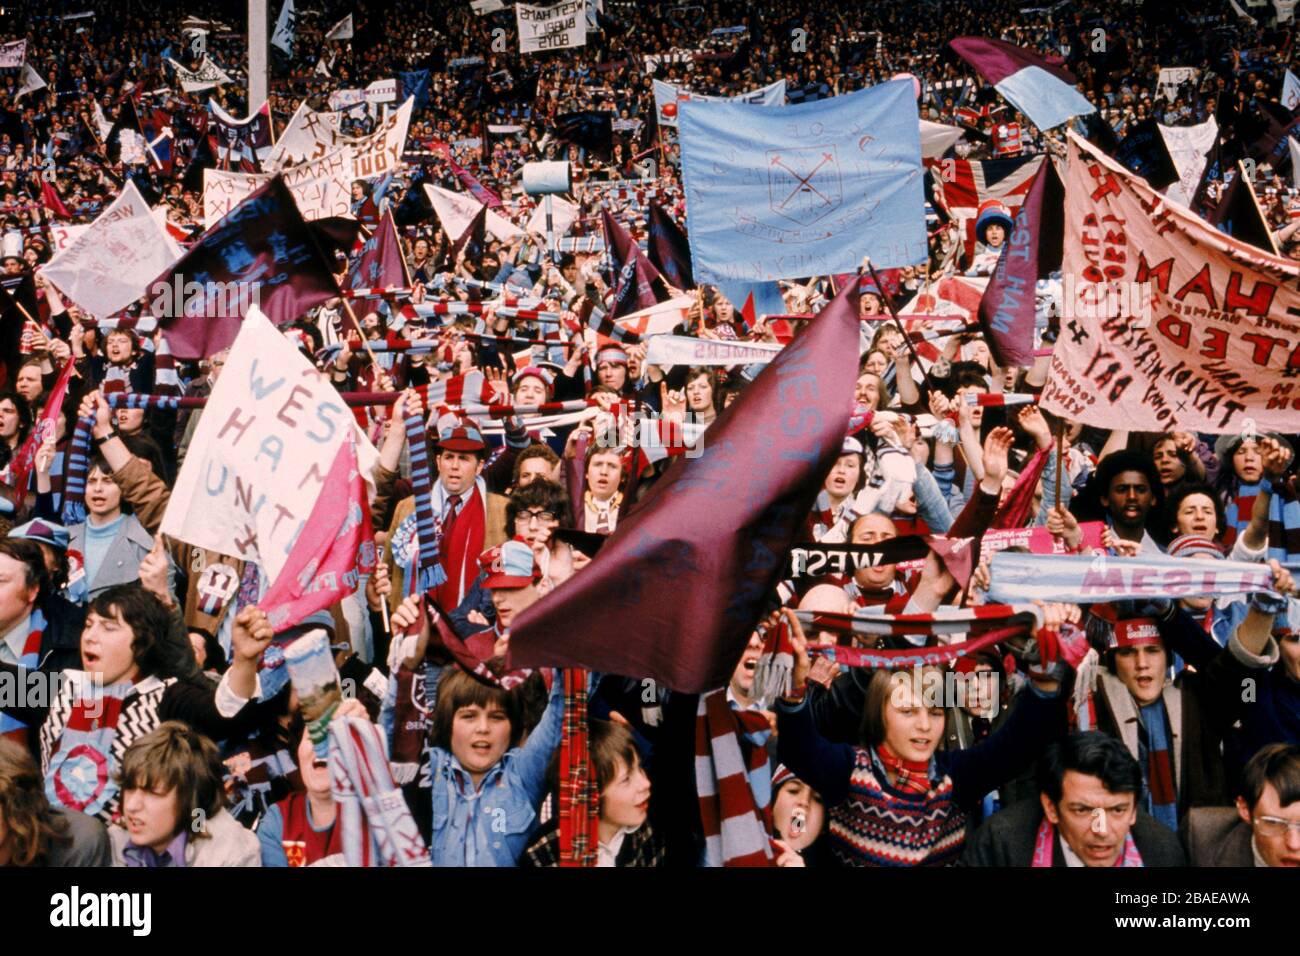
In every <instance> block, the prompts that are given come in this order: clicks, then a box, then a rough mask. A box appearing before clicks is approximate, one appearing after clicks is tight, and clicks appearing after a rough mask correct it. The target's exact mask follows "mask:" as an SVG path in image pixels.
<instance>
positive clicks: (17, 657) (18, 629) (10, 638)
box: [4, 613, 32, 664]
mask: <svg viewBox="0 0 1300 956" xmlns="http://www.w3.org/2000/svg"><path fill="white" fill-rule="evenodd" d="M31 629H32V616H31V614H30V613H29V614H27V615H26V616H25V617H24V618H23V619H22V620H21V621H19V622H18V623H17V624H15V625H14V626H13V627H11V628H10V629H9V631H8V633H7V634H5V636H4V642H5V645H6V646H7V647H8V648H9V652H10V653H11V654H13V656H14V663H15V664H17V663H18V662H19V661H21V660H22V659H23V645H24V644H26V643H27V635H28V634H30V633H31Z"/></svg>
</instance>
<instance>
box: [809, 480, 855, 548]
mask: <svg viewBox="0 0 1300 956" xmlns="http://www.w3.org/2000/svg"><path fill="white" fill-rule="evenodd" d="M857 517H858V512H857V510H856V509H855V508H854V507H853V497H852V496H849V497H848V498H845V499H844V500H843V501H841V502H840V506H839V508H838V509H834V508H832V507H831V493H830V492H829V491H827V490H826V489H825V488H823V489H822V490H821V491H819V492H817V501H816V502H815V503H814V504H813V511H812V519H811V520H812V529H811V533H812V539H813V540H814V541H822V540H824V539H825V538H826V536H827V535H829V534H830V533H831V532H832V531H835V532H838V536H837V538H838V537H842V538H843V540H845V541H847V540H848V532H849V528H851V527H853V522H854V521H855V520H857Z"/></svg>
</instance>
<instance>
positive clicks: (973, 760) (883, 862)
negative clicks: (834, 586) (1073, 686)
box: [777, 605, 1079, 866]
mask: <svg viewBox="0 0 1300 956" xmlns="http://www.w3.org/2000/svg"><path fill="white" fill-rule="evenodd" d="M1043 612H1044V619H1045V624H1044V629H1048V630H1055V629H1056V627H1057V626H1059V623H1060V622H1062V621H1066V620H1072V619H1073V620H1077V618H1078V613H1079V609H1078V607H1076V606H1074V605H1046V606H1044V608H1043ZM790 621H791V624H790V627H791V631H792V638H791V644H792V645H793V649H794V657H795V664H794V673H793V675H792V676H793V680H792V686H791V691H790V693H789V695H787V696H785V697H782V698H780V700H779V701H778V703H777V748H778V755H779V758H780V760H781V762H782V763H783V764H785V765H786V766H787V767H789V768H790V769H791V770H792V771H793V772H794V773H796V774H797V775H798V776H799V777H800V779H802V780H805V781H807V783H808V784H809V786H811V787H812V788H813V789H814V790H816V791H817V792H818V793H820V794H821V796H822V800H823V802H824V803H825V806H826V811H827V817H828V819H829V824H830V828H829V830H830V832H829V834H828V838H829V849H830V852H831V854H832V856H833V857H834V858H835V859H836V860H838V862H839V863H840V864H841V865H845V866H947V865H950V864H952V863H955V862H956V860H957V858H958V857H959V856H961V852H962V847H963V846H964V844H965V841H966V828H967V822H968V813H969V812H971V811H973V810H975V809H977V808H978V807H979V804H980V801H981V799H982V798H983V797H984V795H985V794H986V793H988V792H989V791H991V790H993V789H995V788H996V787H998V786H999V785H1000V784H1002V783H1003V782H1005V781H1006V780H1008V779H1010V778H1012V777H1014V776H1015V775H1016V774H1018V773H1020V772H1021V771H1022V770H1023V769H1024V768H1025V767H1027V766H1028V765H1029V764H1030V763H1032V762H1033V761H1034V760H1035V759H1036V758H1037V757H1038V755H1039V754H1040V753H1041V752H1042V751H1043V750H1044V749H1045V748H1046V747H1047V746H1048V745H1049V744H1050V743H1051V742H1052V741H1053V740H1055V739H1057V738H1059V737H1062V736H1064V735H1065V733H1066V731H1067V724H1066V702H1065V697H1066V695H1065V693H1064V692H1063V691H1062V689H1061V687H1060V680H1059V676H1058V675H1063V676H1065V677H1066V678H1067V679H1068V678H1069V677H1071V676H1072V674H1071V672H1070V671H1068V670H1066V669H1065V665H1064V663H1063V662H1061V663H1060V664H1059V666H1058V668H1057V669H1056V670H1055V671H1054V672H1050V673H1048V674H1031V675H1030V676H1031V681H1032V682H1031V684H1030V685H1029V687H1028V688H1027V689H1026V690H1024V691H1023V692H1022V693H1021V694H1020V699H1019V700H1017V701H1016V702H1015V704H1014V708H1013V710H1012V712H1011V715H1010V717H1008V719H1007V721H1006V723H1005V724H1003V726H1002V727H1001V728H999V729H998V730H997V731H996V732H995V733H994V734H993V735H992V736H990V737H989V738H988V739H987V740H985V741H984V742H983V743H981V744H979V745H978V746H975V747H972V748H970V749H968V750H955V751H943V752H939V753H936V749H937V748H938V746H939V743H940V741H942V740H943V735H944V710H943V707H942V706H928V705H931V704H933V705H939V704H942V703H943V701H941V700H940V701H927V700H925V699H924V697H923V695H922V693H921V691H922V690H923V689H926V688H928V687H932V686H934V685H935V684H936V683H937V685H938V686H940V687H942V681H941V680H940V681H938V682H936V681H935V680H934V678H935V677H940V676H941V675H939V674H932V673H929V671H931V670H933V669H932V668H926V672H924V673H922V672H917V671H908V670H900V671H884V670H880V671H876V672H875V673H873V674H872V676H871V680H870V682H869V684H868V687H867V694H866V703H865V706H864V708H863V715H862V738H861V739H862V742H861V744H860V745H853V744H842V743H832V742H830V741H828V740H826V739H825V738H824V737H822V736H821V734H820V733H819V732H818V730H817V726H816V723H815V722H814V720H813V715H812V713H811V712H810V711H809V709H808V707H807V705H806V701H805V696H804V695H805V691H806V690H807V677H808V671H809V657H808V652H807V644H806V640H805V638H804V634H803V632H802V630H801V629H800V628H799V626H798V622H797V621H795V620H794V619H793V615H791V616H790Z"/></svg>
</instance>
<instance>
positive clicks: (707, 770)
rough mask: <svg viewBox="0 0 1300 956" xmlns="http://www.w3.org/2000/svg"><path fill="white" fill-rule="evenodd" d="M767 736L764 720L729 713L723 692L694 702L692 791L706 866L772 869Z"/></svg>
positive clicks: (758, 716) (753, 715)
mask: <svg viewBox="0 0 1300 956" xmlns="http://www.w3.org/2000/svg"><path fill="white" fill-rule="evenodd" d="M769 736H771V727H770V726H769V725H768V722H767V718H766V717H764V716H763V715H762V714H760V713H758V712H756V711H745V710H736V709H734V708H732V706H731V704H730V703H728V701H727V692H726V690H725V689H719V690H715V691H712V692H711V693H708V694H705V695H704V696H702V697H701V698H700V702H699V707H698V708H697V709H696V712H695V786H696V792H697V793H698V794H699V799H700V819H701V820H702V821H703V824H704V841H705V851H704V852H705V865H706V866H771V865H772V846H771V842H770V841H769V839H768V833H769V831H770V830H771V814H772V811H771V806H770V802H771V790H772V777H771V770H770V768H769V766H768V760H767V738H768V737H769Z"/></svg>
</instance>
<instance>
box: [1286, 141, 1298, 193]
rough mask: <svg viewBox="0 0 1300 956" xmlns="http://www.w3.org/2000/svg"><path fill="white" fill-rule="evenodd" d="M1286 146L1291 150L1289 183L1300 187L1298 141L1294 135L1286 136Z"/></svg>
mask: <svg viewBox="0 0 1300 956" xmlns="http://www.w3.org/2000/svg"><path fill="white" fill-rule="evenodd" d="M1286 145H1287V148H1288V149H1289V150H1290V151H1291V185H1292V186H1294V187H1295V188H1296V189H1300V143H1297V142H1296V141H1295V137H1294V136H1288V137H1287V138H1286Z"/></svg>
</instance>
